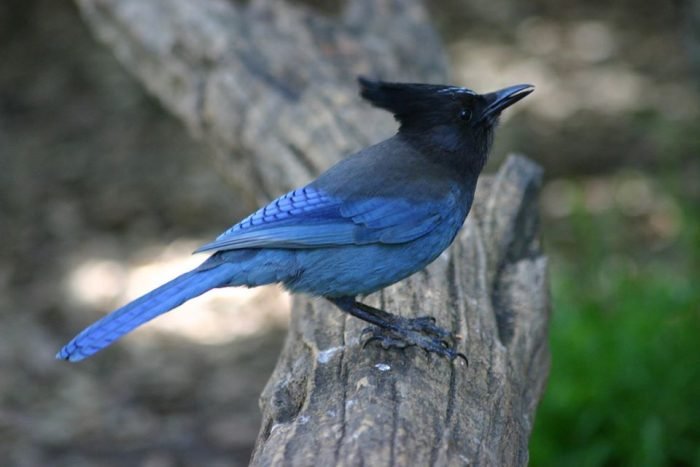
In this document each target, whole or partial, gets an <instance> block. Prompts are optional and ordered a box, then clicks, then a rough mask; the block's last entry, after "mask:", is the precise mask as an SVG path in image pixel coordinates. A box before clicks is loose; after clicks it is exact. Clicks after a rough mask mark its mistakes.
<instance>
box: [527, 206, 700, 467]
mask: <svg viewBox="0 0 700 467" xmlns="http://www.w3.org/2000/svg"><path fill="white" fill-rule="evenodd" d="M682 216H683V219H682V221H683V229H682V232H681V233H680V234H679V235H678V237H677V238H676V240H674V244H673V245H672V246H671V247H670V248H669V250H668V251H666V252H664V254H663V255H654V254H648V253H647V252H646V251H645V250H644V245H643V244H641V245H640V244H637V245H634V244H628V245H624V244H623V245H620V237H621V236H623V235H625V234H624V232H625V223H626V220H625V219H624V218H622V217H620V213H615V212H613V213H610V214H609V215H607V216H603V217H600V216H598V217H593V216H590V215H588V214H586V213H585V212H582V211H581V210H580V209H579V210H577V211H576V212H575V213H574V214H573V216H571V218H570V219H568V220H567V221H566V223H567V226H566V232H567V236H569V238H568V240H569V242H570V243H571V244H575V245H577V250H576V251H574V252H571V253H570V254H568V255H567V254H566V252H565V251H556V249H554V251H550V252H551V253H553V254H552V271H551V275H552V293H553V317H552V323H551V330H550V339H551V340H550V342H551V351H552V369H551V373H550V380H549V383H548V386H547V391H546V394H545V397H544V400H543V401H542V403H541V405H540V408H539V410H538V412H537V418H536V422H535V429H534V433H533V437H532V440H531V444H530V465H532V466H535V467H539V466H617V465H630V466H666V465H668V466H700V282H699V279H698V278H699V277H700V275H699V274H698V266H697V264H698V261H697V259H698V258H699V257H700V235H698V232H699V231H700V229H698V225H699V224H700V217H696V216H698V214H697V213H696V212H695V209H694V208H692V207H688V209H685V210H682ZM625 246H626V248H627V252H626V253H625V252H624V249H625ZM555 247H556V245H555ZM550 250H551V249H550ZM621 250H623V253H620V251H621ZM610 251H617V252H618V253H616V254H611V253H610Z"/></svg>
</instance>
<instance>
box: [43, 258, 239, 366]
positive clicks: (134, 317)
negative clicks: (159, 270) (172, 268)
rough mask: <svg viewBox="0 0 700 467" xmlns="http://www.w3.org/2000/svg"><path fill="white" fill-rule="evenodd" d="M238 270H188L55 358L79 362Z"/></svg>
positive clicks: (82, 335)
mask: <svg viewBox="0 0 700 467" xmlns="http://www.w3.org/2000/svg"><path fill="white" fill-rule="evenodd" d="M238 269H239V268H238V267H237V266H236V265H234V264H230V263H228V264H227V263H223V264H220V265H218V266H216V267H213V268H210V269H204V270H202V269H195V270H193V271H190V272H186V273H185V274H182V275H181V276H178V277H176V278H175V279H173V280H171V281H170V282H168V283H166V284H164V285H162V286H160V287H158V288H157V289H155V290H152V291H150V292H148V293H147V294H145V295H143V296H142V297H140V298H137V299H136V300H134V301H133V302H131V303H128V304H127V305H124V306H123V307H121V308H119V309H118V310H115V311H113V312H112V313H110V314H109V315H107V316H105V317H104V318H102V319H101V320H99V321H97V322H95V323H93V324H92V325H90V326H89V327H87V328H85V329H84V330H83V331H82V332H81V333H80V334H78V335H77V336H75V337H74V338H73V340H71V341H70V342H69V343H67V344H66V345H65V346H64V347H63V348H62V349H61V350H60V351H59V352H58V353H57V354H56V358H57V359H60V360H69V361H71V362H79V361H80V360H83V359H84V358H87V357H89V356H90V355H92V354H94V353H96V352H99V351H100V350H102V349H103V348H105V347H107V346H108V345H110V344H111V343H112V342H114V341H115V340H117V339H119V338H120V337H122V336H123V335H124V334H126V333H128V332H130V331H132V330H134V329H135V328H137V327H138V326H140V325H142V324H143V323H145V322H147V321H150V320H152V319H153V318H155V317H156V316H159V315H162V314H163V313H166V312H168V311H170V310H172V309H173V308H175V307H176V306H179V305H181V304H183V303H184V302H186V301H187V300H190V299H192V298H194V297H197V296H199V295H202V294H203V293H204V292H206V291H208V290H211V289H213V288H216V287H221V286H223V285H226V284H227V283H229V282H230V280H231V278H232V276H233V275H235V272H236V271H237V270H238Z"/></svg>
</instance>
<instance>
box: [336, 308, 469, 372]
mask: <svg viewBox="0 0 700 467" xmlns="http://www.w3.org/2000/svg"><path fill="white" fill-rule="evenodd" d="M328 300H329V301H330V302H331V303H333V304H334V305H335V306H337V307H338V308H340V309H341V310H343V311H344V312H346V313H349V314H351V315H352V316H354V317H356V318H360V319H361V320H363V321H367V322H368V323H372V324H374V325H375V326H376V327H374V326H373V327H369V328H366V329H365V330H363V331H362V335H363V336H364V335H366V334H370V337H369V338H368V339H367V340H366V341H365V343H364V345H363V347H364V346H366V345H367V344H368V343H370V342H372V341H378V342H379V344H380V345H381V346H382V347H383V348H385V349H389V348H391V347H398V348H405V347H409V346H412V345H415V346H418V347H420V348H422V349H423V350H425V351H427V352H433V353H436V354H438V355H441V356H443V357H447V358H449V359H450V360H454V359H455V358H457V357H460V358H462V359H464V361H465V362H467V357H466V356H465V355H464V354H463V353H460V352H457V351H456V350H454V349H453V348H452V343H453V342H454V340H455V338H454V336H453V335H452V333H450V332H449V331H447V330H445V329H443V328H441V327H439V326H438V325H436V324H435V318H433V317H432V316H421V317H419V318H413V319H409V318H403V317H401V316H397V315H392V314H391V313H387V312H386V311H384V310H380V309H378V308H374V307H371V306H369V305H365V304H364V303H360V302H358V301H356V300H355V299H354V298H353V297H338V298H328Z"/></svg>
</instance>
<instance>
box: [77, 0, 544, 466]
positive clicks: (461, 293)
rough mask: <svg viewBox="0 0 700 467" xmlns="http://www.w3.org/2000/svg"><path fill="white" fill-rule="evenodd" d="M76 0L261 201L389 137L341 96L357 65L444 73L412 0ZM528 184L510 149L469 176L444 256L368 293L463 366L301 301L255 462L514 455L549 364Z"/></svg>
mask: <svg viewBox="0 0 700 467" xmlns="http://www.w3.org/2000/svg"><path fill="white" fill-rule="evenodd" d="M76 2H77V4H78V5H79V7H80V11H81V12H82V15H83V17H84V19H85V20H86V22H87V23H88V24H89V25H90V27H91V28H92V30H93V31H94V33H95V35H96V36H98V37H99V38H100V39H101V40H102V41H103V42H104V43H105V44H107V45H108V46H109V47H110V48H111V49H112V50H113V51H114V53H115V54H116V56H117V57H118V58H119V60H120V61H121V62H122V63H123V64H124V66H125V67H126V68H127V69H128V70H129V71H130V72H131V73H133V74H134V75H135V76H137V77H138V79H139V80H140V81H141V82H142V83H143V84H144V86H145V87H146V88H147V89H148V90H149V91H150V92H151V93H152V94H154V95H155V96H157V97H158V98H159V99H160V100H161V102H162V103H163V105H164V106H165V107H166V108H167V109H168V110H170V111H171V112H173V113H174V114H175V115H177V116H178V117H179V118H180V119H181V120H182V121H183V122H185V124H186V125H187V126H188V127H189V128H190V129H191V131H193V132H194V133H195V134H196V135H198V136H199V137H201V138H202V139H203V140H205V141H207V142H210V143H211V144H212V145H213V146H214V148H216V150H217V154H218V155H219V157H218V159H217V163H218V164H219V166H220V168H221V170H222V172H223V173H224V174H226V175H227V176H229V177H231V179H232V181H233V182H234V183H235V185H236V189H237V195H238V196H239V197H240V196H242V195H243V193H245V194H247V195H248V196H249V197H254V198H258V199H269V198H270V197H271V196H273V195H277V194H280V193H282V192H284V191H285V190H288V189H290V188H292V187H294V186H298V185H299V184H300V183H303V182H305V181H308V180H310V179H311V178H312V177H313V176H314V175H316V174H317V173H319V172H320V171H321V170H322V169H324V168H326V167H328V166H329V165H330V164H332V163H333V162H335V161H336V160H338V159H339V158H340V157H341V156H342V155H344V154H348V153H349V152H351V151H353V150H356V149H359V148H361V147H362V146H365V145H367V144H369V143H371V142H374V141H377V140H379V139H381V138H382V137H386V136H389V135H390V134H391V133H392V132H393V128H394V125H393V123H392V122H391V120H390V117H389V116H388V115H386V114H382V113H381V112H370V111H368V109H367V107H366V104H364V103H362V102H361V101H360V100H359V99H358V98H357V97H356V95H355V94H356V91H355V85H354V82H353V81H354V79H355V76H356V75H358V74H367V75H370V76H378V77H384V78H390V79H393V80H417V81H432V82H444V81H446V60H445V55H444V51H443V49H442V45H441V43H440V41H439V39H438V38H437V36H436V34H435V33H434V31H433V29H432V27H431V26H430V23H429V21H428V19H427V15H426V12H425V10H424V9H423V7H422V5H421V3H420V2H418V1H415V0H377V1H374V0H348V1H346V2H344V3H342V8H340V9H339V11H338V12H330V13H324V14H322V13H320V12H319V11H317V10H314V9H312V8H310V7H308V6H305V5H302V4H299V3H294V4H291V3H288V2H279V1H272V0H251V1H250V2H242V3H238V2H230V1H225V0H151V1H148V2H143V1H142V0H76ZM539 178H540V173H539V169H538V168H537V167H535V166H534V165H533V164H532V163H529V162H528V161H526V160H525V159H523V158H512V159H510V160H509V161H508V162H507V163H506V164H505V165H504V167H503V168H502V169H501V171H500V172H499V174H498V175H497V176H496V178H495V179H491V180H490V181H489V180H486V181H484V182H482V183H480V190H479V194H478V199H479V202H478V203H477V205H476V206H475V208H474V211H475V212H474V213H473V216H472V217H471V218H470V221H469V222H468V223H467V227H466V228H465V231H464V234H463V235H462V236H461V238H460V239H459V240H458V241H457V242H456V245H455V246H454V247H453V248H452V249H451V250H450V252H449V255H445V258H442V259H440V260H438V261H436V262H435V263H434V264H433V265H431V267H430V268H428V270H427V271H426V272H425V273H423V274H417V275H416V276H414V277H412V278H411V279H409V280H408V281H404V282H402V283H401V284H398V285H396V286H394V287H392V288H390V289H388V290H387V291H385V292H383V293H381V294H380V297H381V301H382V302H383V303H382V305H383V306H386V307H387V308H388V309H389V310H391V311H394V310H401V311H402V313H403V314H404V315H421V314H426V313H427V314H433V315H435V316H436V318H437V319H438V321H439V322H440V323H445V324H446V323H451V327H452V328H453V329H457V330H458V331H459V332H460V333H461V335H462V336H464V340H463V341H462V343H461V344H460V346H461V347H462V348H461V350H462V351H463V352H465V353H466V354H467V355H468V356H469V358H470V361H471V366H470V367H469V368H465V367H463V366H460V365H459V364H457V363H452V364H450V363H449V362H448V361H446V360H444V359H437V358H436V357H431V356H424V355H423V354H422V353H420V352H417V351H415V350H411V349H409V350H407V351H406V352H402V353H397V352H385V351H382V350H380V349H376V348H367V349H365V350H364V351H362V350H361V349H360V346H359V343H358V340H357V339H358V337H359V332H360V330H361V328H362V327H363V324H362V323H360V322H359V321H357V320H355V319H352V318H347V317H346V316H345V315H343V314H341V313H340V312H339V311H337V310H334V309H331V307H330V306H329V305H327V304H325V303H316V302H312V301H310V300H308V299H306V298H298V299H297V301H296V303H295V308H294V311H293V318H292V325H291V327H292V329H291V331H290V334H289V338H288V340H287V344H286V348H285V351H284V353H283V355H282V357H281V358H280V361H279V363H278V366H277V369H276V370H275V373H274V375H273V377H272V378H271V380H270V382H269V384H268V386H267V388H266V390H265V393H264V394H263V396H262V399H261V401H262V406H263V419H264V422H263V427H262V431H261V434H260V437H259V440H258V445H257V447H256V452H255V454H254V458H253V462H254V463H255V464H259V465H269V464H276V463H281V462H282V461H284V462H285V463H290V464H295V465H299V464H301V465H307V464H321V465H333V464H345V465H352V464H357V463H359V462H362V461H360V459H362V460H363V461H364V462H365V463H367V464H371V465H375V464H388V463H395V464H399V465H402V464H407V463H412V464H416V463H418V464H422V463H426V462H429V463H431V464H436V463H437V464H441V465H442V464H450V465H453V464H454V465H462V464H464V463H474V464H487V465H491V464H493V465H524V464H526V462H527V440H528V437H529V434H530V431H531V428H532V418H533V415H534V410H535V406H536V403H537V401H538V400H539V398H540V396H541V394H542V390H543V387H544V381H545V379H546V374H547V369H548V351H547V345H546V323H547V319H548V294H547V284H546V261H545V260H544V258H543V257H542V254H541V251H540V246H539V242H538V239H537V229H538V224H537V222H536V219H537V215H536V195H537V191H538V187H539ZM448 256H449V259H447V257H448ZM374 299H375V304H376V299H377V297H376V296H375V297H374Z"/></svg>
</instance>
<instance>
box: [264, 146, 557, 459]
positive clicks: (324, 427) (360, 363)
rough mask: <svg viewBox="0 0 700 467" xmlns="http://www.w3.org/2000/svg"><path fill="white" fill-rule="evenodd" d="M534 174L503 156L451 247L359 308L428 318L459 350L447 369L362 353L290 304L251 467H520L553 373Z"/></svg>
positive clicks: (330, 311) (351, 340)
mask: <svg viewBox="0 0 700 467" xmlns="http://www.w3.org/2000/svg"><path fill="white" fill-rule="evenodd" d="M539 184H540V169H539V168H538V167H537V166H536V165H535V164H533V163H532V162H529V161H528V160H527V159H525V158H523V157H518V156H511V157H510V158H509V159H508V160H507V161H506V162H505V164H504V165H503V166H502V167H501V169H500V170H499V172H498V173H497V175H496V176H495V177H486V178H484V179H483V180H482V181H480V183H479V189H478V190H477V196H476V204H475V206H474V209H473V211H472V214H470V216H469V218H468V220H467V222H466V224H465V226H464V227H463V230H462V232H461V234H460V236H459V237H458V238H457V240H456V241H455V243H454V244H453V245H452V247H451V248H450V249H449V250H447V251H446V252H445V253H444V254H443V255H442V256H441V257H440V258H438V259H437V260H436V261H435V262H434V263H433V264H431V265H430V266H429V267H428V268H427V269H426V270H425V271H423V272H420V273H417V274H415V275H414V276H412V277H410V278H409V279H407V280H405V281H402V282H400V283H398V284H396V285H394V286H392V287H389V288H387V289H385V290H383V291H381V292H379V293H376V294H373V295H372V296H370V297H369V299H368V300H367V303H368V304H370V305H374V306H380V307H381V308H384V309H386V310H388V311H392V312H399V313H400V314H401V315H403V316H408V317H416V316H422V315H426V314H427V315H432V316H434V317H436V318H437V322H438V324H440V325H442V326H446V327H447V328H450V329H452V331H453V332H455V333H457V334H459V335H460V336H461V337H462V339H461V341H460V343H459V344H458V349H459V351H461V352H463V353H465V354H466V355H467V357H468V359H469V365H468V366H467V365H465V364H463V363H462V361H461V360H460V359H456V360H455V361H453V362H450V361H449V360H447V359H445V358H441V357H438V356H436V355H428V354H426V353H425V352H424V351H422V350H419V349H417V348H408V349H405V350H384V349H382V348H381V347H378V346H375V345H373V344H369V345H368V346H366V347H365V348H364V349H363V348H362V344H361V337H360V334H361V331H362V329H363V328H364V327H365V326H366V323H364V322H362V321H360V320H357V319H355V318H352V317H349V316H347V315H345V314H343V313H341V312H339V311H338V310H337V309H335V308H334V307H333V306H332V305H330V304H329V303H327V302H325V301H323V300H320V299H315V300H309V299H306V298H297V299H296V301H295V304H294V308H293V311H292V323H291V329H290V331H289V334H288V337H287V341H286V343H285V347H284V350H283V352H282V356H281V357H280V360H279V362H278V364H277V368H276V369H275V371H274V373H273V375H272V378H271V379H270V382H269V383H268V385H267V387H266V389H265V391H264V392H263V394H262V397H261V406H262V410H263V426H262V429H261V432H260V436H259V438H258V443H257V446H256V449H255V452H254V454H253V461H252V464H253V465H300V466H306V465H348V466H352V465H494V466H500V465H513V466H514V465H527V459H528V450H527V443H528V439H529V435H530V432H531V430H532V423H533V417H534V412H535V408H536V405H537V402H538V401H539V399H540V397H541V396H542V392H543V390H544V384H545V381H546V378H547V372H548V369H549V353H548V348H547V320H548V309H549V296H548V286H547V260H546V258H545V257H543V256H542V251H541V247H540V242H539V239H538V222H537V219H538V217H537V193H538V191H539Z"/></svg>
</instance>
